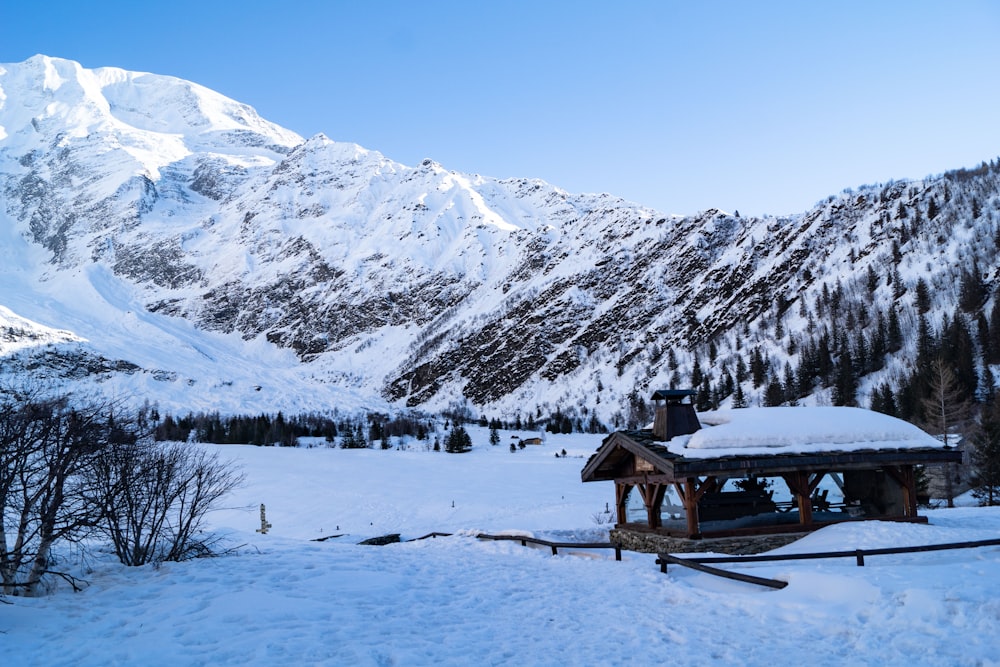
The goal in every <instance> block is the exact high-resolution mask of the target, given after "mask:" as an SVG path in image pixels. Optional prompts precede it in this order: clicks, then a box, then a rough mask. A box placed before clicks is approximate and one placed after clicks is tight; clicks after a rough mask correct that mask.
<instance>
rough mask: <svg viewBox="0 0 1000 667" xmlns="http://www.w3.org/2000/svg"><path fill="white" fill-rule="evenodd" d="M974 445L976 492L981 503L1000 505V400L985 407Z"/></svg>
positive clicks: (974, 493)
mask: <svg viewBox="0 0 1000 667" xmlns="http://www.w3.org/2000/svg"><path fill="white" fill-rule="evenodd" d="M972 444H973V450H972V465H973V467H974V469H975V472H974V474H973V481H972V495H973V496H975V497H976V498H977V499H978V500H979V504H980V505H985V506H993V505H1000V400H998V399H996V398H994V399H993V400H992V401H990V403H989V404H988V405H987V406H986V407H985V408H984V410H983V414H982V418H981V422H980V427H979V429H978V430H977V432H976V434H975V436H974V437H973V439H972Z"/></svg>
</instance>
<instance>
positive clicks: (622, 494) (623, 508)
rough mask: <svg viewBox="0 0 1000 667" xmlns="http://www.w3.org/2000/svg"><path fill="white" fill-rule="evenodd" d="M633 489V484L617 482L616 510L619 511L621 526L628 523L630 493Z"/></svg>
mask: <svg viewBox="0 0 1000 667" xmlns="http://www.w3.org/2000/svg"><path fill="white" fill-rule="evenodd" d="M631 490H632V485H631V484H625V483H623V482H615V511H616V512H617V513H618V525H619V526H624V525H625V524H626V523H628V493H629V491H631Z"/></svg>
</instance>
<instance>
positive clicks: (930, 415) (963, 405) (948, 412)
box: [922, 357, 972, 507]
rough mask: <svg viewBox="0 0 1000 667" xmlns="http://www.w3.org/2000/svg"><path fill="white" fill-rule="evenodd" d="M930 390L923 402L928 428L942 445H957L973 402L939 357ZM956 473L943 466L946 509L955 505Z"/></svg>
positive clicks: (970, 412)
mask: <svg viewBox="0 0 1000 667" xmlns="http://www.w3.org/2000/svg"><path fill="white" fill-rule="evenodd" d="M929 387H930V395H929V396H927V397H926V398H924V399H923V400H922V404H923V409H924V414H925V415H926V419H927V424H926V426H927V429H928V430H930V431H932V432H934V433H935V434H936V437H937V438H938V439H939V440H941V441H942V442H944V444H945V445H948V446H956V445H958V443H959V441H960V440H961V434H960V433H959V430H960V429H961V428H962V426H963V425H965V424H966V423H967V422H968V421H969V419H970V417H971V415H972V401H971V400H970V398H969V396H968V395H967V394H966V393H965V392H964V391H963V389H962V387H961V386H960V384H959V382H958V379H957V378H956V377H955V373H954V371H952V369H951V368H950V367H949V366H948V364H947V363H946V362H945V361H944V360H943V359H941V358H940V357H938V358H937V359H935V360H934V362H933V363H932V364H931V368H930V375H929ZM955 474H956V471H955V469H954V464H952V463H948V464H945V470H944V494H945V498H946V499H947V501H948V507H954V506H955V484H954V481H955V480H954V477H955Z"/></svg>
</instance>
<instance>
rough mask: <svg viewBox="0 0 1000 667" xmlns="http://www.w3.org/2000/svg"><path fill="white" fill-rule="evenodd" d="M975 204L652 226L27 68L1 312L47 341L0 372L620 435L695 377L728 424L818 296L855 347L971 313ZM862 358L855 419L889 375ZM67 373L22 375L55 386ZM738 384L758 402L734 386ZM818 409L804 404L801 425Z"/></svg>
mask: <svg viewBox="0 0 1000 667" xmlns="http://www.w3.org/2000/svg"><path fill="white" fill-rule="evenodd" d="M998 190H1000V169H998V168H997V165H996V164H995V163H994V164H984V165H983V166H982V167H980V168H978V169H975V170H972V171H960V172H951V173H949V174H945V175H944V176H940V177H935V178H928V179H926V180H924V181H918V182H905V183H890V184H883V185H871V186H864V187H861V188H858V189H857V190H856V191H845V192H842V193H841V194H839V195H836V196H833V197H830V198H829V199H828V200H826V201H823V202H820V203H819V204H817V206H816V207H815V208H814V209H812V210H810V211H808V212H805V213H803V214H801V215H794V216H788V217H781V218H774V217H767V218H744V217H740V216H739V214H728V213H723V212H720V211H714V210H711V211H705V212H702V213H699V214H696V215H692V216H688V217H679V216H668V215H664V214H661V213H658V212H656V211H653V210H650V209H648V208H644V207H641V206H639V205H636V204H633V203H630V202H627V201H624V200H621V199H618V198H615V197H613V196H610V195H605V194H602V195H574V194H570V193H567V192H565V191H563V190H560V189H559V188H557V187H555V186H552V185H549V184H547V183H544V182H542V181H538V180H528V179H508V180H498V179H492V178H487V177H483V176H479V175H471V174H461V173H457V172H453V171H448V170H447V169H446V168H445V167H443V166H441V165H439V164H437V163H435V162H433V161H431V160H425V161H423V162H422V163H421V164H420V165H417V166H415V167H408V166H405V165H402V164H399V163H396V162H394V161H392V160H390V159H388V158H386V157H385V156H383V155H381V154H379V153H377V152H375V151H370V150H366V149H364V148H361V147H360V146H357V145H354V144H348V143H341V142H335V141H331V140H330V139H328V138H326V137H325V136H322V135H320V136H315V137H312V138H309V139H303V138H301V137H299V136H297V135H295V134H294V133H292V132H289V131H287V130H284V129H282V128H280V127H278V126H276V125H273V124H271V123H268V122H267V121H265V120H264V119H262V118H260V117H259V116H258V115H257V114H256V112H254V111H253V109H251V108H249V107H247V106H246V105H242V104H239V103H237V102H235V101H233V100H229V99H227V98H224V97H222V96H220V95H218V94H216V93H214V92H212V91H209V90H207V89H205V88H203V87H200V86H198V85H196V84H193V83H190V82H186V81H182V80H179V79H174V78H171V77H165V76H157V75H153V74H143V73H134V72H126V71H123V70H118V69H113V68H104V69H95V70H87V69H84V68H82V67H81V66H80V65H78V64H77V63H74V62H71V61H66V60H59V59H55V58H49V57H45V56H36V57H34V58H31V59H29V60H28V61H25V62H24V63H18V64H7V65H0V192H2V198H3V199H2V206H0V233H2V234H3V239H5V240H9V242H7V243H5V244H4V246H5V254H6V257H5V258H4V259H5V260H6V261H5V266H6V268H5V270H4V272H3V273H2V274H0V305H3V306H5V307H7V308H9V309H10V311H11V313H10V315H11V316H14V315H16V316H19V317H22V318H27V319H28V320H31V321H33V322H36V323H38V324H39V325H40V326H44V327H49V328H51V329H53V330H62V333H61V334H58V335H56V334H52V337H51V338H44V339H39V338H37V336H38V335H39V334H37V333H32V334H30V335H27V336H26V337H18V336H16V335H14V334H10V336H13V338H15V339H17V340H18V343H17V346H16V347H17V348H18V349H16V350H15V346H12V345H6V344H5V346H4V347H3V348H2V349H3V350H4V352H5V353H6V354H7V355H8V356H9V361H8V362H6V363H5V365H4V366H3V368H6V369H7V370H8V372H11V373H18V374H23V369H24V368H25V367H26V366H27V365H29V363H34V362H29V361H26V359H28V358H31V359H36V358H38V357H39V356H43V353H46V354H49V355H52V353H53V350H58V351H59V355H57V356H59V357H60V358H63V359H65V355H66V354H71V353H75V354H80V355H87V356H88V357H89V358H91V359H103V360H105V361H104V362H103V364H97V365H96V366H94V367H95V368H98V367H99V368H102V369H106V370H102V372H100V373H95V374H83V375H85V376H87V377H88V378H89V379H90V380H91V381H92V382H91V385H90V386H91V387H93V388H96V389H97V390H101V391H108V390H109V389H110V390H112V391H113V392H114V393H117V394H128V395H132V396H135V397H136V398H141V399H143V400H149V401H152V402H157V403H162V404H163V405H165V406H167V407H168V408H169V409H175V410H187V409H195V410H197V409H209V410H211V409H218V410H222V411H231V412H232V411H255V410H277V409H285V410H303V409H306V410H326V409H330V408H331V407H338V408H344V409H357V408H360V407H369V408H372V409H391V408H392V407H393V406H395V407H402V406H411V407H422V408H427V409H435V410H436V409H442V408H447V407H454V406H465V407H469V408H471V409H473V410H474V411H476V412H484V413H486V414H502V415H508V416H513V415H514V414H516V413H527V412H532V411H533V412H538V413H541V412H551V411H553V410H555V409H557V408H558V409H561V410H567V409H573V410H578V411H579V413H585V412H587V411H593V412H594V414H596V415H598V416H599V418H600V419H602V420H605V421H612V420H618V421H621V420H623V419H626V418H627V413H628V412H629V410H630V406H631V405H632V404H634V402H635V401H634V396H635V393H636V392H637V393H638V394H646V393H647V392H648V390H649V388H650V387H660V386H666V385H668V384H671V383H672V382H673V383H680V384H685V385H687V384H695V385H698V384H700V382H702V381H703V378H705V377H707V378H709V379H710V380H711V384H712V387H713V392H714V393H715V394H716V398H717V399H719V400H731V398H729V396H730V394H729V393H726V392H724V391H723V390H722V389H721V387H723V386H724V381H723V380H724V376H725V374H726V373H727V372H728V373H730V374H732V373H734V372H735V370H736V367H737V366H738V362H739V361H740V359H738V357H740V356H741V355H743V356H748V354H749V353H748V352H747V350H749V349H750V347H751V346H753V347H755V348H756V349H758V350H761V351H762V352H761V354H762V355H763V356H765V357H766V358H767V361H768V363H767V368H768V369H770V370H769V372H770V373H771V375H773V376H776V377H777V376H780V369H781V368H782V365H783V364H789V365H790V364H791V363H793V362H798V361H799V357H800V356H801V350H802V349H803V348H807V347H808V343H809V339H810V337H811V336H815V335H819V334H817V333H816V327H817V322H819V324H820V325H821V326H823V325H825V326H827V328H828V330H830V329H837V328H839V327H840V326H842V325H843V324H845V321H844V318H846V312H847V310H851V309H854V308H855V306H854V305H851V306H850V307H849V308H848V307H845V308H838V309H837V311H838V312H837V313H831V312H830V309H829V308H824V306H823V305H822V298H823V296H822V295H823V294H824V290H825V293H826V294H828V295H829V294H830V292H831V290H833V292H834V293H838V294H840V295H842V296H843V298H844V300H845V303H849V304H855V303H856V304H857V306H856V308H857V309H858V310H859V311H864V312H867V313H869V314H871V315H872V316H871V317H869V318H867V319H866V321H865V322H864V323H859V322H858V321H857V319H856V320H855V322H854V325H855V326H854V328H855V330H858V331H862V332H864V331H872V332H873V331H875V328H876V327H877V326H878V323H877V318H875V317H874V313H876V312H889V311H896V312H897V313H898V314H899V315H901V316H902V317H901V322H902V324H901V326H902V329H903V334H904V338H905V339H906V340H910V339H911V338H912V335H910V334H912V333H913V332H915V330H916V327H917V324H918V321H917V320H918V318H917V317H916V310H915V308H916V304H915V301H914V300H913V299H914V290H915V286H916V282H917V281H918V280H919V279H920V278H923V279H924V280H926V281H929V283H931V284H933V287H934V289H933V295H932V296H933V303H932V308H933V309H934V310H933V313H932V314H935V313H936V314H942V313H946V312H950V311H952V310H954V308H955V307H956V304H957V302H958V298H959V293H958V288H957V285H958V281H959V279H960V278H961V271H962V269H963V268H968V267H971V266H972V265H973V261H974V262H975V266H976V271H977V272H980V273H981V274H982V277H983V279H984V280H985V281H986V284H987V288H988V289H987V292H988V293H991V290H992V284H993V282H994V281H995V279H996V275H997V269H998V260H997V253H996V244H995V239H996V238H997V236H998V235H997V229H998V227H1000V195H998ZM929 209H932V210H929ZM872 271H873V272H874V273H875V276H876V279H875V282H876V284H875V285H874V286H872V285H871V278H870V273H871V272H872ZM894 281H895V282H894ZM838 290H839V292H838ZM987 298H988V297H987ZM818 300H819V301H818ZM985 303H986V302H985V301H984V303H983V304H981V305H982V306H983V307H985ZM990 303H991V301H990ZM820 310H823V311H824V312H822V313H821V312H819V311H820ZM838 318H840V319H838ZM838 323H839V324H838ZM810 327H812V329H813V330H812V331H810ZM22 329H23V327H22ZM41 330H42V329H38V331H41ZM778 334H780V335H778ZM30 336H36V338H35V339H34V341H35V342H32V339H31V338H30ZM793 338H795V340H796V341H797V343H796V344H794V345H790V344H789V343H790V341H791V340H792V339H793ZM886 354H887V357H886V358H887V363H885V364H883V366H882V368H880V369H879V370H878V371H872V372H870V373H868V374H867V375H865V376H864V377H865V378H866V379H863V380H862V385H861V386H860V387H859V394H858V396H857V400H858V401H859V402H861V403H862V404H865V400H866V396H865V392H866V391H868V388H869V387H870V386H873V385H874V383H876V382H881V381H884V380H885V379H887V378H891V377H892V375H891V374H892V373H894V372H895V373H897V374H898V373H899V372H900V371H899V369H900V368H903V367H905V365H906V364H907V363H910V362H912V360H913V359H914V358H915V357H914V355H915V354H916V350H915V347H914V345H912V344H907V345H904V346H901V347H900V348H899V349H897V350H895V351H893V352H891V353H890V352H887V353H886ZM25 355H27V356H25ZM696 361H697V362H698V363H697V364H696ZM69 365H70V366H72V365H73V364H69ZM696 365H697V366H698V368H695V366H696ZM66 366H67V365H66V363H65V361H64V362H62V365H61V366H60V365H58V364H56V365H54V366H53V365H52V364H48V365H47V366H45V367H46V368H48V369H49V374H48V376H47V377H49V378H50V379H58V381H60V382H63V381H69V380H68V379H67V378H71V379H72V380H73V381H74V382H79V381H80V377H79V376H80V375H81V374H80V373H79V371H74V372H70V370H69V369H68V368H67V367H66ZM36 367H37V366H36ZM740 384H741V389H742V390H743V391H745V392H746V395H747V399H748V400H750V401H753V400H761V397H762V396H763V392H764V386H762V384H761V383H756V382H753V381H751V380H750V379H749V378H747V379H745V380H744V381H743V382H741V383H740ZM764 384H766V383H764ZM754 385H757V386H754ZM825 387H826V384H825V383H824V379H823V378H817V379H816V381H815V382H814V383H813V385H812V386H810V387H809V388H808V389H809V391H808V392H807V398H805V399H804V400H813V401H823V400H828V399H827V398H824V391H825ZM723 394H725V395H723ZM630 397H631V398H630Z"/></svg>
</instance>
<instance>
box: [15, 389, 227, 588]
mask: <svg viewBox="0 0 1000 667" xmlns="http://www.w3.org/2000/svg"><path fill="white" fill-rule="evenodd" d="M115 407H118V406H114V405H112V404H110V403H107V402H91V403H87V404H83V403H77V402H75V401H74V400H73V399H72V398H71V397H69V396H59V397H54V398H52V397H46V396H45V395H43V394H42V392H38V391H29V392H20V393H14V392H10V391H8V392H7V393H3V394H0V519H2V521H0V594H6V595H11V594H24V595H29V596H31V595H37V594H38V593H39V592H40V589H41V584H42V580H43V577H44V576H45V575H52V574H55V575H62V576H64V577H68V575H67V574H66V573H60V572H52V571H51V570H50V569H49V568H50V564H51V562H52V561H51V554H52V550H53V547H54V546H55V545H56V544H57V543H59V542H66V541H80V540H83V539H84V538H87V537H91V536H94V535H105V536H107V537H108V538H109V539H110V540H111V543H112V545H113V546H114V549H115V552H116V554H117V555H118V557H119V558H120V559H121V561H122V562H123V563H125V564H126V565H141V564H143V563H148V562H151V561H155V560H183V559H185V558H190V557H192V556H196V555H203V554H206V553H208V552H209V551H210V550H211V548H212V546H213V544H214V542H213V539H212V538H211V537H210V536H206V535H205V534H204V530H203V521H204V518H205V515H206V513H207V512H208V511H209V510H210V509H211V508H212V507H213V505H214V503H216V501H218V500H219V498H221V497H222V496H223V495H225V494H227V493H228V492H229V491H231V490H232V489H233V488H234V487H235V486H237V485H238V484H239V483H240V482H241V481H242V476H241V475H240V474H238V473H237V471H235V470H234V469H233V467H232V466H230V465H228V464H224V463H221V462H219V460H218V458H217V457H215V456H212V455H210V454H208V453H207V452H206V451H204V450H201V449H197V448H195V447H194V446H186V445H184V444H182V443H174V444H161V443H156V442H155V441H154V440H153V438H152V434H151V433H144V432H143V430H142V429H141V428H140V422H141V420H139V419H138V417H137V416H135V415H130V414H127V413H120V414H119V415H118V416H116V410H115V409H114V408H115ZM119 412H120V411H119Z"/></svg>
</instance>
